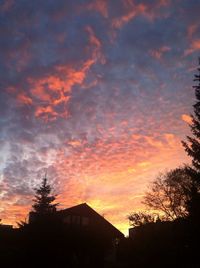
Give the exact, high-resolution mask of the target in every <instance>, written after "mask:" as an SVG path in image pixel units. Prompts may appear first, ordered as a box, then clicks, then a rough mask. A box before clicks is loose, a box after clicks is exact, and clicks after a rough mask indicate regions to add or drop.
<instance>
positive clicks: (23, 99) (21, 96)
mask: <svg viewBox="0 0 200 268" xmlns="http://www.w3.org/2000/svg"><path fill="white" fill-rule="evenodd" d="M17 101H18V102H19V103H20V104H25V105H30V104H32V103H33V101H32V99H31V98H30V97H28V96H27V95H26V94H24V93H20V94H18V95H17Z"/></svg>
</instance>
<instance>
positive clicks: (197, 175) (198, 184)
mask: <svg viewBox="0 0 200 268" xmlns="http://www.w3.org/2000/svg"><path fill="white" fill-rule="evenodd" d="M197 71H198V73H197V74H195V75H194V81H195V82H197V85H194V86H193V88H194V89H195V96H196V103H195V104H194V105H193V108H194V115H191V117H192V123H191V124H190V129H191V132H192V136H187V142H185V141H182V144H183V146H184V148H185V151H186V152H187V154H188V155H189V156H190V157H191V158H192V167H191V168H189V169H188V172H189V173H190V176H191V177H192V179H193V182H194V184H193V188H192V189H191V199H190V201H189V203H188V210H189V213H190V216H192V217H194V218H195V220H197V219H198V218H199V220H200V193H199V190H200V58H199V66H198V68H197Z"/></svg>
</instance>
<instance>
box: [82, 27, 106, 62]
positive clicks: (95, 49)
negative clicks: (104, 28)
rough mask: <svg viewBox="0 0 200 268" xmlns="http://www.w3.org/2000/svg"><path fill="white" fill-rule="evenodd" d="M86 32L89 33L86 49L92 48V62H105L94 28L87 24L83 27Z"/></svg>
mask: <svg viewBox="0 0 200 268" xmlns="http://www.w3.org/2000/svg"><path fill="white" fill-rule="evenodd" d="M85 30H86V32H87V33H88V34H89V47H88V49H89V50H91V48H92V59H93V61H94V62H96V61H98V60H99V61H100V62H101V63H102V64H105V62H106V60H105V57H104V55H103V54H102V52H101V47H102V44H101V41H100V40H99V39H98V38H97V36H96V35H95V32H94V30H93V29H92V28H91V27H90V26H87V27H86V28H85Z"/></svg>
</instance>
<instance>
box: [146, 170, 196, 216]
mask: <svg viewBox="0 0 200 268" xmlns="http://www.w3.org/2000/svg"><path fill="white" fill-rule="evenodd" d="M187 169H188V167H187V166H185V167H179V168H176V169H173V170H170V171H167V172H165V173H160V174H159V175H158V177H157V178H156V179H155V180H154V181H153V183H152V185H151V188H150V190H149V191H148V192H147V193H146V195H145V197H144V202H143V203H144V204H145V205H146V206H147V207H148V208H150V209H153V210H158V211H161V212H162V213H163V215H164V219H167V220H175V219H176V218H183V217H186V216H187V215H188V202H189V200H190V198H191V191H192V189H193V181H192V179H191V177H190V175H189V174H188V172H187Z"/></svg>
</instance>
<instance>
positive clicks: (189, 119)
mask: <svg viewBox="0 0 200 268" xmlns="http://www.w3.org/2000/svg"><path fill="white" fill-rule="evenodd" d="M181 119H182V120H183V121H184V122H186V123H188V124H191V123H192V117H191V116H190V115H188V114H182V116H181Z"/></svg>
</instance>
